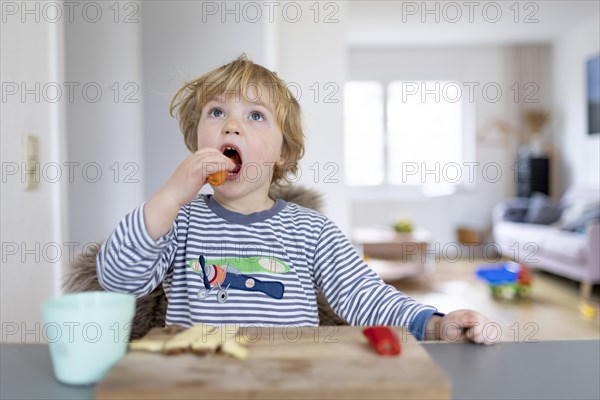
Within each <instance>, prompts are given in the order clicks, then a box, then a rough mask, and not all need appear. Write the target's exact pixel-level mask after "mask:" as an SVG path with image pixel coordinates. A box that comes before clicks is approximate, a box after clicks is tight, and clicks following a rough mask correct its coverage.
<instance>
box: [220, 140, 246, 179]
mask: <svg viewBox="0 0 600 400" xmlns="http://www.w3.org/2000/svg"><path fill="white" fill-rule="evenodd" d="M223 155H224V156H225V157H227V158H230V159H231V161H233V162H234V163H235V168H234V169H233V170H231V171H229V174H228V175H229V176H235V175H237V174H238V173H239V172H240V170H241V169H242V156H240V153H239V152H238V151H237V149H236V148H235V147H232V146H227V147H225V150H223Z"/></svg>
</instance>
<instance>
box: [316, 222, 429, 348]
mask: <svg viewBox="0 0 600 400" xmlns="http://www.w3.org/2000/svg"><path fill="white" fill-rule="evenodd" d="M314 268H315V280H316V283H317V285H318V286H319V287H320V288H321V290H322V291H323V294H324V295H325V297H326V298H327V301H328V303H329V304H330V305H331V307H332V308H333V310H334V311H335V312H336V313H338V314H339V315H340V316H341V317H342V318H344V319H345V320H346V321H348V323H349V324H351V325H356V326H369V325H386V326H404V327H407V328H408V329H409V331H410V332H411V333H412V334H413V335H414V336H415V337H416V338H417V339H418V340H422V339H423V338H424V337H425V326H426V324H427V321H428V320H429V318H430V317H431V316H432V315H433V314H434V313H435V312H436V311H437V310H436V309H435V307H431V306H427V305H424V304H421V303H419V302H418V301H416V300H415V299H413V298H411V297H410V296H407V295H406V294H404V293H402V292H400V291H398V290H396V289H395V288H394V287H392V286H390V285H387V284H386V283H384V282H383V281H382V280H381V278H380V277H379V276H378V275H377V274H376V273H375V272H374V271H373V270H372V269H371V268H370V267H369V266H368V265H367V264H366V263H365V262H364V260H363V259H362V258H361V257H360V256H359V255H358V253H357V252H356V249H355V248H354V246H353V245H352V244H351V243H350V241H349V240H348V238H347V237H346V236H345V235H344V234H343V233H342V232H341V231H340V229H339V228H338V227H337V226H336V225H335V224H334V223H333V222H331V221H329V220H327V221H326V222H325V224H324V226H323V230H322V231H321V234H320V236H319V240H318V241H317V248H316V251H315V260H314Z"/></svg>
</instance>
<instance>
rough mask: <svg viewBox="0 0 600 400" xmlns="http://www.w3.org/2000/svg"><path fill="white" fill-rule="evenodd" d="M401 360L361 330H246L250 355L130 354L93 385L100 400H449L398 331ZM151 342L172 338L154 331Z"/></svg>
mask: <svg viewBox="0 0 600 400" xmlns="http://www.w3.org/2000/svg"><path fill="white" fill-rule="evenodd" d="M393 329H394V330H395V331H396V332H397V333H398V337H399V338H400V342H401V346H402V353H401V354H400V355H399V356H398V357H384V356H380V355H378V354H377V353H375V351H374V350H373V349H372V347H371V346H370V345H369V343H368V342H367V340H366V338H365V337H364V336H363V334H362V328H360V327H348V326H342V327H337V326H335V327H334V326H332V327H325V326H322V327H302V328H300V327H289V328H256V327H253V328H246V329H244V328H243V329H242V330H240V332H238V335H240V334H241V335H243V336H244V337H245V338H246V339H247V340H248V341H249V342H248V343H247V344H246V346H247V348H248V349H249V356H248V358H247V359H245V360H237V359H234V358H231V357H229V356H226V355H223V354H210V355H205V356H197V355H193V354H179V355H163V354H155V353H148V352H142V351H129V352H128V353H127V355H126V356H125V357H124V358H123V359H122V360H121V361H120V362H119V363H118V364H117V365H116V366H115V367H114V368H113V369H112V370H111V371H110V372H109V373H108V374H107V376H106V377H105V378H104V380H103V381H101V382H100V383H99V384H97V385H96V388H95V396H96V398H97V399H145V398H172V399H176V398H187V399H189V398H209V399H214V398H235V399H244V398H261V399H262V398H270V399H282V398H285V399H308V398H319V399H322V398H336V399H339V398H348V399H367V398H377V399H382V398H396V399H397V398H405V399H416V398H419V399H422V398H435V399H449V398H450V397H451V394H452V391H451V385H450V382H449V380H448V379H447V378H446V377H445V376H444V374H443V373H442V372H441V370H440V369H439V368H438V367H437V366H436V365H435V364H434V363H433V361H432V360H431V358H430V357H429V354H428V353H427V352H426V351H425V349H423V347H421V345H420V344H419V343H418V342H417V341H416V340H415V339H414V338H413V337H412V336H411V335H410V334H408V333H407V331H405V330H404V329H402V328H393ZM149 335H152V337H153V338H160V337H164V338H165V340H168V339H169V338H170V337H172V336H168V335H166V334H164V333H163V330H162V329H160V328H158V329H154V330H152V331H150V332H149Z"/></svg>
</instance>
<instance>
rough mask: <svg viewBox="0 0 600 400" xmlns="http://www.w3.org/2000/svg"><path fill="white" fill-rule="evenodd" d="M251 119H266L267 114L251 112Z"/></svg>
mask: <svg viewBox="0 0 600 400" xmlns="http://www.w3.org/2000/svg"><path fill="white" fill-rule="evenodd" d="M250 119H252V121H264V119H265V116H264V115H263V113H260V112H258V111H254V112H252V113H251V114H250Z"/></svg>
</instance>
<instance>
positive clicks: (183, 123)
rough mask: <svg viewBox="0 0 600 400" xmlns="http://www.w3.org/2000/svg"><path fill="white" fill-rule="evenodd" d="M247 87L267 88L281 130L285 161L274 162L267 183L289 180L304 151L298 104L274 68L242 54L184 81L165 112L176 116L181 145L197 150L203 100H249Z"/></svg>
mask: <svg viewBox="0 0 600 400" xmlns="http://www.w3.org/2000/svg"><path fill="white" fill-rule="evenodd" d="M250 87H253V88H254V89H256V90H257V91H258V92H259V93H260V94H261V96H263V94H264V92H265V91H267V92H268V95H269V97H268V99H267V100H268V101H269V102H271V103H273V104H274V114H275V119H276V122H277V125H278V127H279V129H280V130H281V132H282V134H283V143H282V147H281V156H282V158H283V159H284V160H285V161H284V162H283V163H282V164H281V165H279V164H276V165H275V168H274V169H273V177H272V180H271V183H281V182H282V181H288V182H289V175H295V174H297V172H298V168H299V167H298V161H299V160H300V159H301V158H302V156H303V155H304V132H303V130H302V120H301V116H300V105H299V104H298V101H297V100H296V99H295V98H294V96H293V95H292V93H291V92H290V90H289V89H288V88H287V86H286V84H285V82H284V81H283V80H281V79H280V78H279V77H277V75H276V74H275V73H274V72H272V71H270V70H268V69H267V68H265V67H263V66H261V65H258V64H255V63H253V62H252V61H250V60H248V58H247V57H246V55H245V54H242V55H241V56H239V57H238V58H237V59H236V60H234V61H232V62H231V63H229V64H225V65H223V66H221V67H219V68H216V69H214V70H212V71H210V72H207V73H206V74H204V75H202V76H200V77H198V78H196V79H193V80H191V81H189V82H186V83H185V84H184V85H183V86H182V87H181V88H180V89H179V90H178V91H177V93H175V96H173V99H172V100H171V105H170V107H169V112H170V114H171V116H176V117H177V118H178V119H179V127H180V129H181V132H182V133H183V138H184V141H185V145H186V146H187V148H188V149H189V150H190V151H191V152H195V151H196V150H198V123H199V121H200V115H201V114H202V109H203V107H204V106H205V105H206V103H207V102H209V101H210V100H212V99H214V98H215V97H217V96H222V95H226V96H228V95H235V96H238V97H242V98H243V99H244V100H249V99H248V97H247V96H248V93H247V90H245V89H248V88H250ZM243 89H244V90H243Z"/></svg>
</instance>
